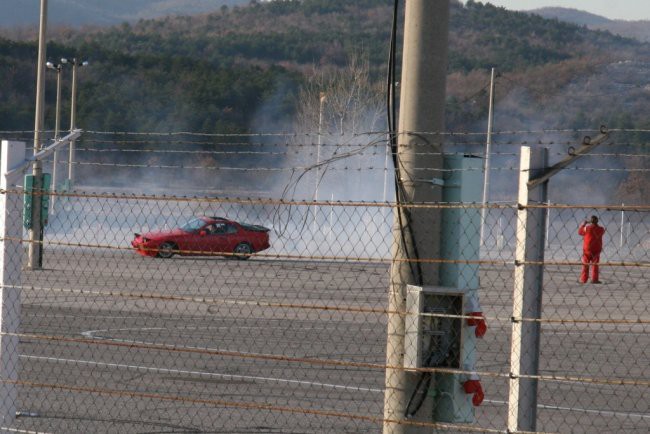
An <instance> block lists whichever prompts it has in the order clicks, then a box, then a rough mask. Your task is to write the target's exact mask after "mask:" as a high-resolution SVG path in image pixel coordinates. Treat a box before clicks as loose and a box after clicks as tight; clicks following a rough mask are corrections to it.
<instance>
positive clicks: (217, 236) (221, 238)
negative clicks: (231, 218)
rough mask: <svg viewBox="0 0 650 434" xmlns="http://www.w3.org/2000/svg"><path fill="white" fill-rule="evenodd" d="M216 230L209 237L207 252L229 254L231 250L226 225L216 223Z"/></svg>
mask: <svg viewBox="0 0 650 434" xmlns="http://www.w3.org/2000/svg"><path fill="white" fill-rule="evenodd" d="M213 226H214V229H213V230H212V231H211V232H210V234H208V236H207V238H208V239H207V242H208V245H207V250H208V251H210V252H212V253H228V252H231V251H232V250H230V249H229V244H228V233H227V224H226V223H221V222H218V223H214V224H213Z"/></svg>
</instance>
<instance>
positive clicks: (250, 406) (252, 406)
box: [3, 380, 547, 434]
mask: <svg viewBox="0 0 650 434" xmlns="http://www.w3.org/2000/svg"><path fill="white" fill-rule="evenodd" d="M3 382H5V383H8V384H16V385H20V386H23V387H33V388H42V389H52V390H64V391H68V392H78V393H91V394H99V395H109V396H119V397H130V398H146V399H157V400H160V401H173V402H181V403H188V404H202V405H213V406H217V407H231V408H240V409H247V410H265V411H275V412H280V413H291V414H304V415H313V416H321V417H336V418H343V419H351V420H360V421H366V422H371V423H375V424H384V423H391V424H395V425H408V426H419V427H428V428H433V429H446V430H449V429H454V430H458V431H461V432H484V433H504V431H503V430H496V429H490V428H479V427H473V426H470V425H464V424H458V425H456V424H446V423H439V422H418V421H415V420H408V419H394V420H393V419H385V418H382V417H378V416H367V415H359V414H351V413H343V412H339V411H333V410H332V411H328V410H314V409H307V408H301V407H288V406H279V405H273V404H264V403H258V402H242V401H227V400H218V399H206V398H189V397H185V396H172V395H164V394H161V393H147V392H134V391H128V390H114V389H102V388H95V387H81V386H70V385H61V384H53V383H36V382H29V381H11V380H4V381H3ZM517 433H519V434H547V433H542V432H530V433H529V432H524V431H517Z"/></svg>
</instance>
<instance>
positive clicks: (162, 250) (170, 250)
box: [158, 242, 176, 259]
mask: <svg viewBox="0 0 650 434" xmlns="http://www.w3.org/2000/svg"><path fill="white" fill-rule="evenodd" d="M174 250H176V246H175V245H174V243H168V242H165V243H162V244H161V245H160V247H158V257H159V258H163V259H168V258H171V257H172V256H174Z"/></svg>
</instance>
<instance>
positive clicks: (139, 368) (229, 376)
mask: <svg viewBox="0 0 650 434" xmlns="http://www.w3.org/2000/svg"><path fill="white" fill-rule="evenodd" d="M20 358H23V359H32V360H44V361H48V362H57V363H71V364H76V365H92V366H98V367H106V368H120V369H133V370H137V371H150V372H156V373H160V374H184V375H196V376H200V377H211V378H223V379H227V380H253V381H269V382H274V383H287V384H299V385H301V386H316V387H323V388H330V389H340V390H351V391H354V392H376V393H379V392H383V389H372V388H367V387H355V386H343V385H340V384H329V383H318V382H314V381H300V380H287V379H282V378H272V377H256V376H251V375H232V374H218V373H213V372H205V371H188V370H182V369H167V368H152V367H148V366H138V365H125V364H121V363H104V362H95V361H89V360H75V359H62V358H58V357H42V356H28V355H21V356H20Z"/></svg>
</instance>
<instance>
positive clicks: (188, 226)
mask: <svg viewBox="0 0 650 434" xmlns="http://www.w3.org/2000/svg"><path fill="white" fill-rule="evenodd" d="M204 224H205V222H204V221H203V220H201V219H199V218H193V219H192V220H190V221H189V222H187V223H185V224H184V225H183V226H181V230H183V231H185V232H194V231H198V230H199V229H201V227H202V226H203V225H204Z"/></svg>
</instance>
